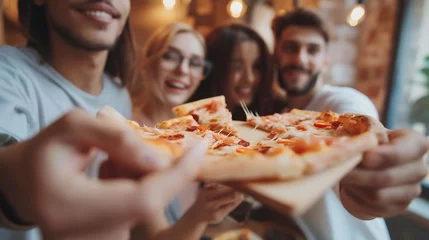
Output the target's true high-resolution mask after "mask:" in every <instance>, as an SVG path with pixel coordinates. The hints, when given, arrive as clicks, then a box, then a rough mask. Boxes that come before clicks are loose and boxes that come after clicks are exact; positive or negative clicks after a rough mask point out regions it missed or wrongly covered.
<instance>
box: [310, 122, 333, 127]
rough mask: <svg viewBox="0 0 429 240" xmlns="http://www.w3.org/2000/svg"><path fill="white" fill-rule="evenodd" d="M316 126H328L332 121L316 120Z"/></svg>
mask: <svg viewBox="0 0 429 240" xmlns="http://www.w3.org/2000/svg"><path fill="white" fill-rule="evenodd" d="M314 126H315V127H317V128H328V127H330V126H331V123H329V122H325V121H315V122H314Z"/></svg>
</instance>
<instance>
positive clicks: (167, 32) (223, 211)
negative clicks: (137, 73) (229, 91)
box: [133, 23, 243, 240]
mask: <svg viewBox="0 0 429 240" xmlns="http://www.w3.org/2000/svg"><path fill="white" fill-rule="evenodd" d="M205 48H206V46H205V42H204V39H203V37H202V36H201V35H200V34H199V33H198V32H197V31H195V30H194V29H193V28H192V27H191V26H189V25H187V24H184V23H175V24H171V25H167V26H165V27H163V28H161V29H159V30H158V31H156V32H155V33H154V34H153V35H152V36H151V37H150V38H149V39H148V41H147V42H146V45H145V47H144V48H143V56H142V57H143V72H142V81H140V83H141V85H140V87H139V88H136V89H133V90H134V91H135V92H137V93H138V94H133V95H134V96H133V101H134V104H135V106H136V107H135V110H134V118H135V120H136V121H137V122H139V124H145V125H147V126H154V125H155V124H156V123H157V122H160V121H164V120H167V119H170V118H173V117H174V116H173V113H172V111H171V108H173V107H175V106H177V105H180V104H183V103H185V102H186V101H187V100H188V99H189V97H190V96H191V95H192V94H193V93H194V92H195V90H196V89H197V88H198V86H199V84H200V82H201V81H202V80H203V79H204V78H205V77H206V76H207V74H208V72H209V70H210V64H209V63H208V62H207V61H206V60H205ZM160 191H162V190H160ZM182 195H183V196H179V199H180V200H178V201H175V202H173V203H172V204H171V205H170V206H169V208H168V209H167V217H168V220H169V222H170V224H174V225H173V226H172V227H171V228H168V223H167V221H165V218H162V219H160V220H153V224H152V225H153V229H150V231H149V232H151V234H150V235H157V234H158V233H159V232H160V231H164V236H165V239H187V240H189V239H199V238H200V237H201V236H202V234H203V232H204V230H205V229H206V227H207V225H208V224H212V223H218V222H220V221H222V220H223V218H224V217H225V216H226V215H228V213H229V212H231V211H232V210H233V209H234V208H236V207H237V206H238V205H239V204H240V202H241V201H242V198H243V196H242V194H239V193H236V192H233V191H232V189H230V188H226V187H222V188H219V187H217V186H216V185H211V186H206V187H204V188H201V189H198V184H197V183H195V184H193V185H192V186H189V188H188V189H187V190H186V191H185V192H183V194H182ZM182 212H184V214H183V215H182V214H181V213H182ZM179 217H181V218H180V220H178V218H179Z"/></svg>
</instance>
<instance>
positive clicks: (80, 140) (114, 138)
mask: <svg viewBox="0 0 429 240" xmlns="http://www.w3.org/2000/svg"><path fill="white" fill-rule="evenodd" d="M51 130H52V131H59V130H61V131H60V132H62V133H63V135H62V136H63V139H65V140H67V141H71V142H72V144H73V145H76V144H80V145H81V146H91V147H97V148H100V149H102V150H104V151H105V152H107V153H108V155H109V157H110V158H111V159H112V160H115V161H118V162H120V164H121V165H122V166H124V167H127V168H129V169H135V170H136V171H153V170H158V169H161V168H164V167H166V166H167V165H168V163H169V159H166V158H165V156H161V155H160V153H157V152H156V151H155V150H153V149H152V148H151V147H149V146H148V145H146V144H144V143H143V142H142V141H141V139H139V137H138V136H137V134H135V133H134V132H133V131H132V130H131V128H130V129H126V128H123V127H114V125H108V124H103V123H102V122H100V121H97V119H95V118H94V117H92V116H90V115H89V114H88V113H86V112H85V111H83V110H72V111H70V112H69V113H67V114H66V115H65V116H64V117H62V118H61V119H60V120H58V121H57V122H56V123H55V124H54V125H53V127H52V129H51Z"/></svg>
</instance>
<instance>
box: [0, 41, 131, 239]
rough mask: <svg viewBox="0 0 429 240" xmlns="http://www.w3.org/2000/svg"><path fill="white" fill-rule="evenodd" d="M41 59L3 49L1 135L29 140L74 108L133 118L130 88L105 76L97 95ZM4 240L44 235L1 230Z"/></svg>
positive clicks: (0, 64) (0, 55)
mask: <svg viewBox="0 0 429 240" xmlns="http://www.w3.org/2000/svg"><path fill="white" fill-rule="evenodd" d="M41 60H42V59H41V57H40V55H39V54H38V53H37V52H36V51H35V50H34V49H31V48H26V47H22V48H14V47H9V46H5V47H0V134H8V135H9V136H12V137H14V138H15V139H16V140H19V141H22V140H25V139H27V138H30V137H31V136H33V135H35V134H37V133H38V132H39V131H40V130H41V129H42V128H44V127H46V126H47V125H49V124H51V123H52V122H53V121H55V120H56V119H58V118H59V117H61V116H62V115H63V114H64V113H66V112H68V111H69V110H71V109H72V108H74V107H80V108H83V109H85V110H86V111H88V112H90V113H93V114H94V115H95V113H96V112H97V111H98V110H99V109H100V108H102V107H103V106H105V105H109V106H111V107H113V108H114V109H116V110H118V111H119V112H120V113H121V114H122V115H124V116H125V117H127V118H131V100H130V97H129V94H128V91H127V89H126V88H124V87H121V86H120V85H119V84H118V83H117V81H115V79H114V78H112V77H111V76H109V75H108V74H104V76H103V90H102V91H101V93H100V94H99V95H98V96H93V95H90V94H88V93H86V92H84V91H82V90H80V89H79V88H77V87H75V86H74V85H73V84H72V83H70V82H69V81H67V80H66V79H65V78H64V77H63V76H62V75H60V74H59V73H58V72H57V71H55V70H54V69H53V68H52V67H51V66H50V65H49V64H47V63H46V62H42V61H41ZM70 67H73V66H70ZM0 220H1V219H0ZM0 225H1V224H0ZM0 239H2V240H38V239H40V236H39V233H38V231H37V229H34V230H31V231H26V232H17V231H9V230H6V229H4V228H0Z"/></svg>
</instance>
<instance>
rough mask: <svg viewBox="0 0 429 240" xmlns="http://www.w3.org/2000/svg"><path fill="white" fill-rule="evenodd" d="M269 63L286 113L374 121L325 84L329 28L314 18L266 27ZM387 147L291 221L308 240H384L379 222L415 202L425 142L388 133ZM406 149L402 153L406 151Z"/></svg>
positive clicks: (370, 109) (356, 99) (299, 15)
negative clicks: (270, 36)
mask: <svg viewBox="0 0 429 240" xmlns="http://www.w3.org/2000/svg"><path fill="white" fill-rule="evenodd" d="M272 30H273V33H274V37H275V57H276V60H277V65H278V79H279V84H280V86H281V87H282V88H283V89H284V90H285V91H286V92H287V97H288V98H287V99H288V106H287V107H288V109H292V108H298V109H307V110H314V111H323V110H331V111H334V112H338V113H344V112H356V113H362V114H367V115H370V116H372V117H374V118H377V119H378V113H377V110H376V108H375V106H374V104H373V103H372V102H371V101H370V99H369V98H368V97H366V96H365V95H364V94H362V93H360V92H358V91H356V90H354V89H352V88H347V87H335V86H330V85H326V84H324V83H323V81H322V79H321V73H322V72H323V71H324V70H325V69H326V68H327V66H328V55H327V47H328V43H329V39H330V33H329V26H328V24H327V22H325V21H324V20H323V19H322V18H321V17H320V16H319V15H318V14H316V13H314V12H312V11H310V10H305V9H297V10H296V11H293V12H289V13H288V14H286V15H283V16H278V17H276V18H275V19H274V20H273V24H272ZM389 135H390V143H388V144H386V145H383V146H380V147H378V148H376V149H374V150H373V151H371V152H368V153H366V155H365V157H364V159H363V161H362V163H361V164H360V165H359V167H357V168H355V169H354V170H353V171H352V172H351V173H350V174H349V175H348V176H346V177H345V178H344V179H343V180H341V182H340V183H339V184H338V186H336V187H335V188H334V189H338V191H334V190H330V191H328V192H327V193H326V194H325V195H324V197H323V198H322V199H321V200H320V201H319V202H318V203H317V204H315V206H313V207H312V208H311V209H310V210H309V211H308V212H307V213H306V214H305V215H304V216H302V217H300V218H298V219H297V222H298V223H299V225H300V226H301V227H302V229H303V230H304V231H305V232H306V233H307V235H308V237H309V238H310V239H322V240H323V239H326V240H344V239H347V240H353V239H359V240H360V239H362V240H363V239H365V240H371V239H374V240H384V239H389V238H390V237H389V233H388V230H387V227H386V224H385V222H384V220H383V217H388V216H392V215H395V214H398V213H400V212H402V211H404V210H405V209H406V208H407V206H408V205H409V203H410V202H411V200H412V199H413V198H415V197H417V196H419V194H420V191H421V187H420V184H419V183H420V181H421V180H422V178H423V177H424V176H425V175H426V173H427V171H426V167H425V165H424V163H423V161H422V156H423V154H424V153H425V152H426V151H427V147H428V146H427V143H426V142H425V140H424V138H423V137H422V136H419V135H418V134H416V133H414V132H412V131H391V132H390V133H389ZM404 145H405V146H407V147H411V148H410V149H407V150H405V149H406V147H404Z"/></svg>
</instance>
